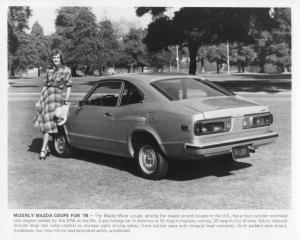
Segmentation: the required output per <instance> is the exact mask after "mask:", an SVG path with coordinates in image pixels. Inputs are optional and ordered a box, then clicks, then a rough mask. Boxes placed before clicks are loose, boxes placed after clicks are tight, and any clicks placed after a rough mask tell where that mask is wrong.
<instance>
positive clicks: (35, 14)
mask: <svg viewBox="0 0 300 240" xmlns="http://www.w3.org/2000/svg"><path fill="white" fill-rule="evenodd" d="M30 8H31V9H32V16H31V17H30V19H29V26H30V28H31V27H32V25H33V24H34V23H35V22H36V21H38V22H39V24H40V25H41V26H42V27H43V30H44V34H45V35H49V34H52V33H54V31H55V25H54V22H55V18H56V10H57V9H58V8H59V6H30ZM92 12H93V13H94V14H95V16H96V18H97V21H101V20H102V19H104V18H107V19H109V20H113V21H120V20H122V19H124V20H126V21H130V22H135V23H137V25H139V26H141V27H143V28H145V27H147V25H148V24H149V23H150V22H151V16H150V14H145V15H144V16H142V17H137V16H136V14H135V9H134V7H92Z"/></svg>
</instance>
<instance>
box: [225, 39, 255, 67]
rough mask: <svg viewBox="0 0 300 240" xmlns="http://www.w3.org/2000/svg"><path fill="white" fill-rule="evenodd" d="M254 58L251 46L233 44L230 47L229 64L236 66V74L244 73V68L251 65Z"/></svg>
mask: <svg viewBox="0 0 300 240" xmlns="http://www.w3.org/2000/svg"><path fill="white" fill-rule="evenodd" d="M256 56H257V55H256V52H255V51H254V49H253V46H252V45H248V46H243V45H242V44H238V43H235V44H233V45H231V46H230V64H231V65H235V66H237V67H238V72H244V71H245V67H246V66H248V65H250V64H252V63H253V62H254V60H255V58H256Z"/></svg>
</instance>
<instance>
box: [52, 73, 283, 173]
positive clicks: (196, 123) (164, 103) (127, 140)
mask: <svg viewBox="0 0 300 240" xmlns="http://www.w3.org/2000/svg"><path fill="white" fill-rule="evenodd" d="M272 122H273V116H272V114H271V113H270V110H269V108H268V107H267V106H261V105H259V104H257V103H255V102H252V101H249V100H246V99H244V98H242V97H240V96H237V95H235V94H234V93H232V92H230V91H227V90H225V89H223V88H221V87H219V86H217V85H215V84H214V83H212V82H210V81H208V80H205V79H202V78H199V77H196V76H190V75H158V74H157V75H155V74H127V75H119V76H118V75H115V76H110V77H106V78H104V79H101V80H99V81H98V82H97V83H96V84H95V85H94V87H93V88H92V89H91V90H90V91H89V92H88V93H87V94H86V95H85V97H84V98H83V99H82V100H81V101H79V103H78V104H77V105H72V106H71V107H70V111H69V117H68V121H67V123H66V124H65V125H64V126H63V127H62V128H61V129H60V132H59V134H57V135H56V136H55V137H54V140H53V141H54V148H55V151H56V153H57V154H58V155H59V156H61V157H69V156H70V154H71V149H72V148H73V147H74V148H81V149H87V150H91V151H97V152H102V153H108V154H112V155H116V156H122V157H130V158H134V159H135V160H136V162H137V166H138V169H139V172H140V173H141V175H142V176H143V177H145V178H149V179H162V178H164V177H165V175H166V174H167V172H168V160H170V159H172V160H185V159H198V158H204V157H208V156H213V155H224V161H225V160H226V161H228V159H229V160H230V161H233V160H234V159H237V158H243V157H249V152H255V148H256V147H257V146H259V145H262V144H267V143H271V142H272V140H273V139H274V138H276V137H278V134H277V133H275V132H273V131H271V130H270V127H271V125H272Z"/></svg>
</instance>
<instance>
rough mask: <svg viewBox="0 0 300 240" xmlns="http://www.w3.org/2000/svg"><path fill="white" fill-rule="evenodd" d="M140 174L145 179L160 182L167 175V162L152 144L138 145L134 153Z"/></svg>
mask: <svg viewBox="0 0 300 240" xmlns="http://www.w3.org/2000/svg"><path fill="white" fill-rule="evenodd" d="M135 159H136V162H137V165H138V169H139V172H140V174H141V175H142V176H143V177H144V178H147V179H152V180H160V179H162V178H164V177H165V176H166V175H167V172H168V162H167V160H166V159H165V158H164V157H163V155H162V153H161V151H160V149H159V147H158V146H156V144H154V143H150V142H148V143H140V144H139V146H138V147H137V149H136V151H135Z"/></svg>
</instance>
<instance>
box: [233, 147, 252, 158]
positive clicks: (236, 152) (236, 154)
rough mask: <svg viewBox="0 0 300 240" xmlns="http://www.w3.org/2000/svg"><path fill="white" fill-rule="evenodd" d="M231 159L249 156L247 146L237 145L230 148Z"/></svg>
mask: <svg viewBox="0 0 300 240" xmlns="http://www.w3.org/2000/svg"><path fill="white" fill-rule="evenodd" d="M232 157H233V159H238V158H247V157H250V154H249V148H248V146H238V147H233V148H232Z"/></svg>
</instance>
